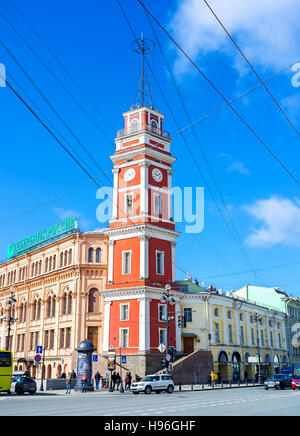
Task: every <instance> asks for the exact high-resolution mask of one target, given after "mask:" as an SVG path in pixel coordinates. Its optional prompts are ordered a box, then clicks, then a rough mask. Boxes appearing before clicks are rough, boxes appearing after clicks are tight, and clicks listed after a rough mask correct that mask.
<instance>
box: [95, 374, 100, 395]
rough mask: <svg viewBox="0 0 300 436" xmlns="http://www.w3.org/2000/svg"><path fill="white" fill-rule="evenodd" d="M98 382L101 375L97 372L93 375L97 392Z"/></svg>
mask: <svg viewBox="0 0 300 436" xmlns="http://www.w3.org/2000/svg"><path fill="white" fill-rule="evenodd" d="M100 380H101V374H100V372H99V371H97V372H96V374H95V383H96V390H97V391H98V390H99V385H100Z"/></svg>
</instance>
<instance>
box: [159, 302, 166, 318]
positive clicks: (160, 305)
mask: <svg viewBox="0 0 300 436" xmlns="http://www.w3.org/2000/svg"><path fill="white" fill-rule="evenodd" d="M161 307H163V308H164V310H163V312H164V319H161V317H160V308H161ZM166 315H167V310H166V305H165V304H159V305H158V321H160V322H165V321H166V320H167V318H166Z"/></svg>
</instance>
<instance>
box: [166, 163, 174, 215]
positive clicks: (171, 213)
mask: <svg viewBox="0 0 300 436" xmlns="http://www.w3.org/2000/svg"><path fill="white" fill-rule="evenodd" d="M167 174H168V219H169V220H171V219H172V215H173V211H172V174H173V171H172V170H167Z"/></svg>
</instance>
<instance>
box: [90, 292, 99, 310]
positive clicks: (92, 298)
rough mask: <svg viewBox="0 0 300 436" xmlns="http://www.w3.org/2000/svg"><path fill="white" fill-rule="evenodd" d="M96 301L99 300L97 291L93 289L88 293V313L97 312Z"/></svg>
mask: <svg viewBox="0 0 300 436" xmlns="http://www.w3.org/2000/svg"><path fill="white" fill-rule="evenodd" d="M98 300H99V291H98V289H96V288H93V289H91V290H90V292H89V307H88V311H89V313H95V312H98Z"/></svg>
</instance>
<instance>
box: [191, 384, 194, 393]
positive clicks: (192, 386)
mask: <svg viewBox="0 0 300 436" xmlns="http://www.w3.org/2000/svg"><path fill="white" fill-rule="evenodd" d="M191 390H192V391H193V390H194V389H193V383H192V384H191Z"/></svg>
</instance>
